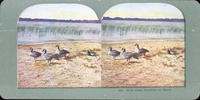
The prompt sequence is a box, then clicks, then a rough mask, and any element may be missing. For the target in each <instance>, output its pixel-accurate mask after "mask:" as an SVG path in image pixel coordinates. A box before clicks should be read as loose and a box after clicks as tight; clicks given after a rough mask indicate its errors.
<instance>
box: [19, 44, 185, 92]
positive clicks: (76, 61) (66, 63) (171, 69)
mask: <svg viewBox="0 0 200 100" xmlns="http://www.w3.org/2000/svg"><path fill="white" fill-rule="evenodd" d="M135 43H138V44H139V45H140V46H141V47H143V48H146V49H148V50H149V51H150V52H149V53H148V54H147V55H146V56H141V57H140V58H139V59H131V61H130V63H128V62H127V61H126V60H124V59H122V58H121V57H117V59H116V60H113V59H112V57H111V56H109V55H108V54H107V51H108V47H110V46H111V47H113V49H115V50H118V51H120V50H121V48H126V49H127V51H129V52H132V51H134V49H135V47H134V45H135ZM57 44H58V45H60V47H61V48H63V49H66V50H68V51H70V55H69V56H68V58H67V59H64V58H61V59H60V60H59V61H57V60H53V61H52V63H51V64H50V65H48V64H47V62H46V61H45V60H44V58H43V57H40V58H38V59H37V61H36V62H34V59H33V58H32V57H30V56H29V54H30V50H29V48H30V47H33V48H34V50H36V51H39V52H41V51H42V49H44V48H45V49H47V50H48V52H50V53H55V51H56V48H55V46H56V45H57ZM169 48H173V49H174V50H176V51H177V52H178V55H168V54H167V49H169ZM89 49H91V50H93V51H95V52H96V53H97V54H98V56H97V57H90V56H88V55H87V54H86V50H89ZM17 52H18V61H17V62H18V68H17V70H18V87H19V88H35V87H137V86H184V83H185V63H184V61H185V60H184V59H185V56H184V53H185V47H184V41H183V40H165V41H164V40H163V41H162V40H153V41H136V42H123V43H97V42H93V43H91V42H60V43H46V44H35V45H18V51H17Z"/></svg>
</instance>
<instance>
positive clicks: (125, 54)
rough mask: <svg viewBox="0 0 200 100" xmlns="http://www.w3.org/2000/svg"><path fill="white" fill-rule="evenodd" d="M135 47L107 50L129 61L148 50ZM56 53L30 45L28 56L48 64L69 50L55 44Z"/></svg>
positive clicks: (92, 53)
mask: <svg viewBox="0 0 200 100" xmlns="http://www.w3.org/2000/svg"><path fill="white" fill-rule="evenodd" d="M135 46H136V48H135V52H126V49H125V48H122V49H121V52H120V51H117V50H113V49H112V47H109V50H108V55H110V56H112V57H113V59H114V60H115V58H116V57H117V56H122V57H123V58H124V59H126V60H127V61H128V62H129V61H130V59H131V58H135V59H139V58H138V57H139V56H142V55H143V56H145V54H146V53H147V52H149V50H147V49H145V48H140V47H139V44H137V43H136V44H135ZM56 48H57V49H56V53H55V54H52V53H48V52H47V50H46V49H43V50H42V52H43V54H42V53H40V52H38V51H34V50H33V48H32V47H30V56H31V57H33V58H34V61H35V62H36V58H38V57H40V56H42V55H43V56H44V58H45V60H46V61H47V63H48V64H50V63H51V60H52V59H56V60H59V58H60V57H65V58H66V57H67V56H68V55H69V54H70V52H69V51H67V50H65V49H60V47H59V45H56ZM167 53H168V54H169V55H176V54H177V53H176V51H173V50H171V49H168V51H167ZM87 55H88V56H97V54H96V52H94V51H92V50H87Z"/></svg>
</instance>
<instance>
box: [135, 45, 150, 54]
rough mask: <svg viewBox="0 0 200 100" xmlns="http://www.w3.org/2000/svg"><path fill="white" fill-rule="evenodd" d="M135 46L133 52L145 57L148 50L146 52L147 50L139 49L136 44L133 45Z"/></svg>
mask: <svg viewBox="0 0 200 100" xmlns="http://www.w3.org/2000/svg"><path fill="white" fill-rule="evenodd" d="M135 46H136V48H135V52H137V53H139V54H140V55H144V56H145V54H146V53H147V52H149V50H147V49H144V48H140V47H139V44H137V43H136V44H135Z"/></svg>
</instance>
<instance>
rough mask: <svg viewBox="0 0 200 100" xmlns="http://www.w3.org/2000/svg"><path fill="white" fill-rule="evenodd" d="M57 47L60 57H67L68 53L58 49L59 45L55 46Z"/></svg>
mask: <svg viewBox="0 0 200 100" xmlns="http://www.w3.org/2000/svg"><path fill="white" fill-rule="evenodd" d="M56 47H57V52H58V54H59V56H60V57H66V55H68V54H69V53H70V52H69V51H67V50H64V49H60V47H59V45H56Z"/></svg>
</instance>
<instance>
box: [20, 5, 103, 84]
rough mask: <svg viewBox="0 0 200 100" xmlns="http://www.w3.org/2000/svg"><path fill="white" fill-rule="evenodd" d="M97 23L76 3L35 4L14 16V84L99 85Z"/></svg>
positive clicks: (88, 9)
mask: <svg viewBox="0 0 200 100" xmlns="http://www.w3.org/2000/svg"><path fill="white" fill-rule="evenodd" d="M100 28H101V24H100V21H99V19H98V18H97V16H96V13H95V12H94V11H93V10H92V9H91V8H89V7H87V6H84V5H80V4H39V5H34V6H30V7H29V8H27V9H25V10H24V11H23V12H22V13H21V15H20V16H19V20H18V51H17V53H18V61H17V62H18V68H17V70H18V88H35V87H99V86H100V85H101V67H100V65H101V60H100V56H101V55H100V52H101V51H100V50H101V44H100V40H101V34H100V30H101V29H100Z"/></svg>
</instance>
